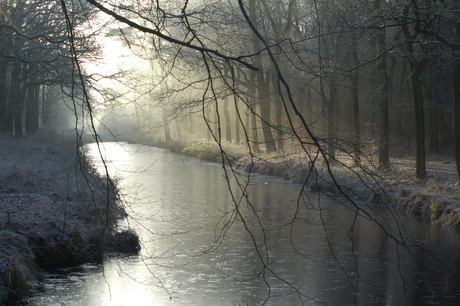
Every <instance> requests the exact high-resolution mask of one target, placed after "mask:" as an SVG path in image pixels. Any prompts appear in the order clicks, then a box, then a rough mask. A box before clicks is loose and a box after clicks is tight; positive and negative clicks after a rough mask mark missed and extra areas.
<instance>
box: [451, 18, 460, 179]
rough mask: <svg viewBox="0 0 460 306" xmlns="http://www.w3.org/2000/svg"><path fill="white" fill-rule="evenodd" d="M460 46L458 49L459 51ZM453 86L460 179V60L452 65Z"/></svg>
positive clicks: (458, 29) (459, 34)
mask: <svg viewBox="0 0 460 306" xmlns="http://www.w3.org/2000/svg"><path fill="white" fill-rule="evenodd" d="M455 31H456V34H457V38H459V39H460V21H457V24H456V26H455ZM459 49H460V48H457V49H456V50H457V51H459ZM452 87H453V92H454V119H455V120H454V135H455V136H454V143H455V162H456V165H457V174H458V178H459V181H460V62H459V61H457V62H456V63H455V64H454V65H453V67H452Z"/></svg>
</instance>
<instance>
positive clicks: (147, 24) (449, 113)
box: [0, 0, 460, 178]
mask: <svg viewBox="0 0 460 306" xmlns="http://www.w3.org/2000/svg"><path fill="white" fill-rule="evenodd" d="M98 11H99V12H102V13H104V14H108V15H109V16H111V17H112V18H113V19H112V25H111V26H110V28H111V30H110V31H109V33H108V34H107V35H108V36H110V37H112V38H113V39H119V40H120V41H122V42H123V43H124V45H125V47H126V48H129V49H130V50H131V51H132V52H133V54H135V55H136V56H137V57H138V58H141V59H142V60H144V61H146V62H148V63H149V64H148V66H149V67H150V70H151V71H150V72H146V73H149V74H148V75H146V74H144V76H143V77H142V76H140V77H139V74H142V73H139V71H138V72H137V75H138V77H137V78H131V79H130V78H129V77H128V76H127V75H126V74H123V75H118V76H111V77H113V78H120V80H121V79H122V81H120V83H123V84H124V85H125V86H128V87H130V89H132V92H136V97H135V98H132V100H133V104H134V111H133V113H134V114H135V116H136V118H137V119H136V121H137V124H136V125H137V127H141V128H144V129H147V130H148V129H150V128H151V126H152V120H153V121H154V120H160V121H161V120H163V123H162V126H163V127H164V133H165V134H164V137H165V139H171V137H172V136H171V130H170V125H169V124H168V122H169V121H170V120H172V119H174V120H175V121H176V122H175V125H174V128H175V129H176V132H177V133H176V135H177V136H178V137H179V136H181V137H183V135H184V130H185V131H189V132H192V133H196V130H194V129H193V125H192V124H191V122H193V117H194V116H193V115H192V114H200V116H202V117H203V118H204V119H205V124H206V126H207V127H208V132H207V137H208V138H209V139H211V138H213V139H216V140H225V141H229V142H242V141H247V142H249V143H251V145H252V146H253V148H254V150H260V149H264V150H266V151H267V152H274V151H283V150H284V149H285V146H286V141H290V140H292V139H297V140H300V141H301V142H304V143H305V144H312V143H314V142H315V143H317V144H321V145H322V146H324V147H325V148H327V155H328V158H329V159H330V160H331V161H333V160H334V159H335V158H336V154H337V152H340V151H341V150H342V151H346V152H347V153H351V155H352V156H353V158H354V159H355V160H356V161H357V162H359V160H360V158H361V156H362V155H363V154H365V153H372V154H374V153H375V154H377V155H378V159H379V163H378V164H379V167H381V168H386V167H388V166H389V156H390V153H394V152H396V151H398V153H400V154H409V155H415V157H416V176H417V177H419V178H424V177H425V176H426V166H425V164H426V162H425V156H426V151H430V152H435V153H436V152H440V151H441V150H442V149H443V148H444V147H447V146H451V145H452V144H455V147H456V149H457V150H456V152H457V153H456V157H457V160H458V164H459V165H460V120H459V118H460V114H459V112H460V93H459V90H460V89H459V88H460V76H459V69H460V68H459V65H460V55H459V53H460V50H459V48H460V47H459V46H460V17H459V15H460V4H459V3H458V1H455V0H445V1H428V0H397V1H395V0H391V1H385V0H375V1H353V0H345V1H326V0H315V1H298V0H247V1H242V0H239V1H217V2H212V3H211V2H206V1H204V2H189V1H185V2H183V1H168V2H164V3H163V2H161V1H160V2H159V1H157V2H151V1H124V2H123V4H119V3H116V2H112V1H97V0H61V1H52V0H44V1H38V2H37V1H28V0H19V1H12V0H6V1H3V2H2V3H1V4H0V42H1V45H0V67H1V69H0V125H1V127H2V130H4V131H11V132H12V133H13V134H15V135H21V134H24V133H32V132H34V131H36V130H37V129H38V128H39V127H40V126H42V125H46V123H47V120H48V121H49V119H50V118H52V117H53V111H56V110H57V109H59V108H57V107H56V105H55V104H56V101H57V100H59V99H57V96H61V98H62V97H63V96H73V97H75V96H77V97H78V96H79V95H80V96H84V95H85V94H86V92H85V90H84V89H83V88H82V87H84V86H85V84H84V83H85V82H88V83H89V82H90V81H91V76H85V75H82V74H81V72H82V71H79V69H77V66H76V61H77V60H78V62H81V63H84V62H85V61H86V62H90V61H95V60H97V59H98V56H99V53H98V52H99V50H100V49H99V47H98V45H97V43H96V40H95V38H94V36H93V35H94V33H96V32H98V31H101V28H97V29H96V28H91V26H92V25H93V21H94V20H95V19H94V18H96V17H95V16H97V14H96V12H98ZM146 76H147V78H146ZM280 76H282V77H281V78H280ZM82 78H83V79H82ZM76 79H80V81H79V82H75V80H76ZM282 82H285V83H286V84H289V87H288V89H286V87H283V86H282V84H281V83H282ZM107 92H109V91H107ZM118 96H121V95H118ZM105 97H106V104H107V105H108V104H112V105H114V104H116V101H117V98H116V97H117V94H116V90H112V91H110V94H109V95H106V96H105ZM64 100H65V99H64ZM288 100H289V101H292V103H287V101H288ZM103 104H104V103H103ZM158 108H159V109H160V110H161V113H163V115H160V116H159V115H158ZM77 115H78V114H77ZM426 140H428V142H427V141H426ZM426 144H428V148H426Z"/></svg>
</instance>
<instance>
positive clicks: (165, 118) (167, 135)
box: [162, 108, 171, 142]
mask: <svg viewBox="0 0 460 306" xmlns="http://www.w3.org/2000/svg"><path fill="white" fill-rule="evenodd" d="M162 112H163V124H164V129H165V141H166V142H169V141H171V131H170V129H169V122H168V116H167V114H166V110H165V109H164V108H163V109H162Z"/></svg>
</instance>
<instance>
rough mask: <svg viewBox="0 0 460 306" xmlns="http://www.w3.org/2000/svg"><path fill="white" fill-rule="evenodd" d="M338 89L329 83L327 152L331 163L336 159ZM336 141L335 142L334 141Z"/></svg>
mask: <svg viewBox="0 0 460 306" xmlns="http://www.w3.org/2000/svg"><path fill="white" fill-rule="evenodd" d="M336 100H337V89H336V87H335V85H334V84H333V83H332V82H330V83H329V107H328V112H327V113H328V115H327V138H328V145H327V152H328V155H329V161H331V162H333V161H335V159H336V156H335V146H334V142H335V139H336V137H335V120H334V119H335V113H336V104H337V101H336ZM333 139H334V140H333Z"/></svg>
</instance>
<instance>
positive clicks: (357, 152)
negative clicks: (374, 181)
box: [351, 43, 361, 163]
mask: <svg viewBox="0 0 460 306" xmlns="http://www.w3.org/2000/svg"><path fill="white" fill-rule="evenodd" d="M352 48H353V49H352V57H353V66H354V67H353V69H354V70H353V73H352V76H351V103H352V116H353V138H352V139H353V151H354V158H355V163H359V162H360V160H361V131H360V119H359V95H358V93H359V69H358V64H359V58H358V46H357V44H356V43H354V44H352Z"/></svg>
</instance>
